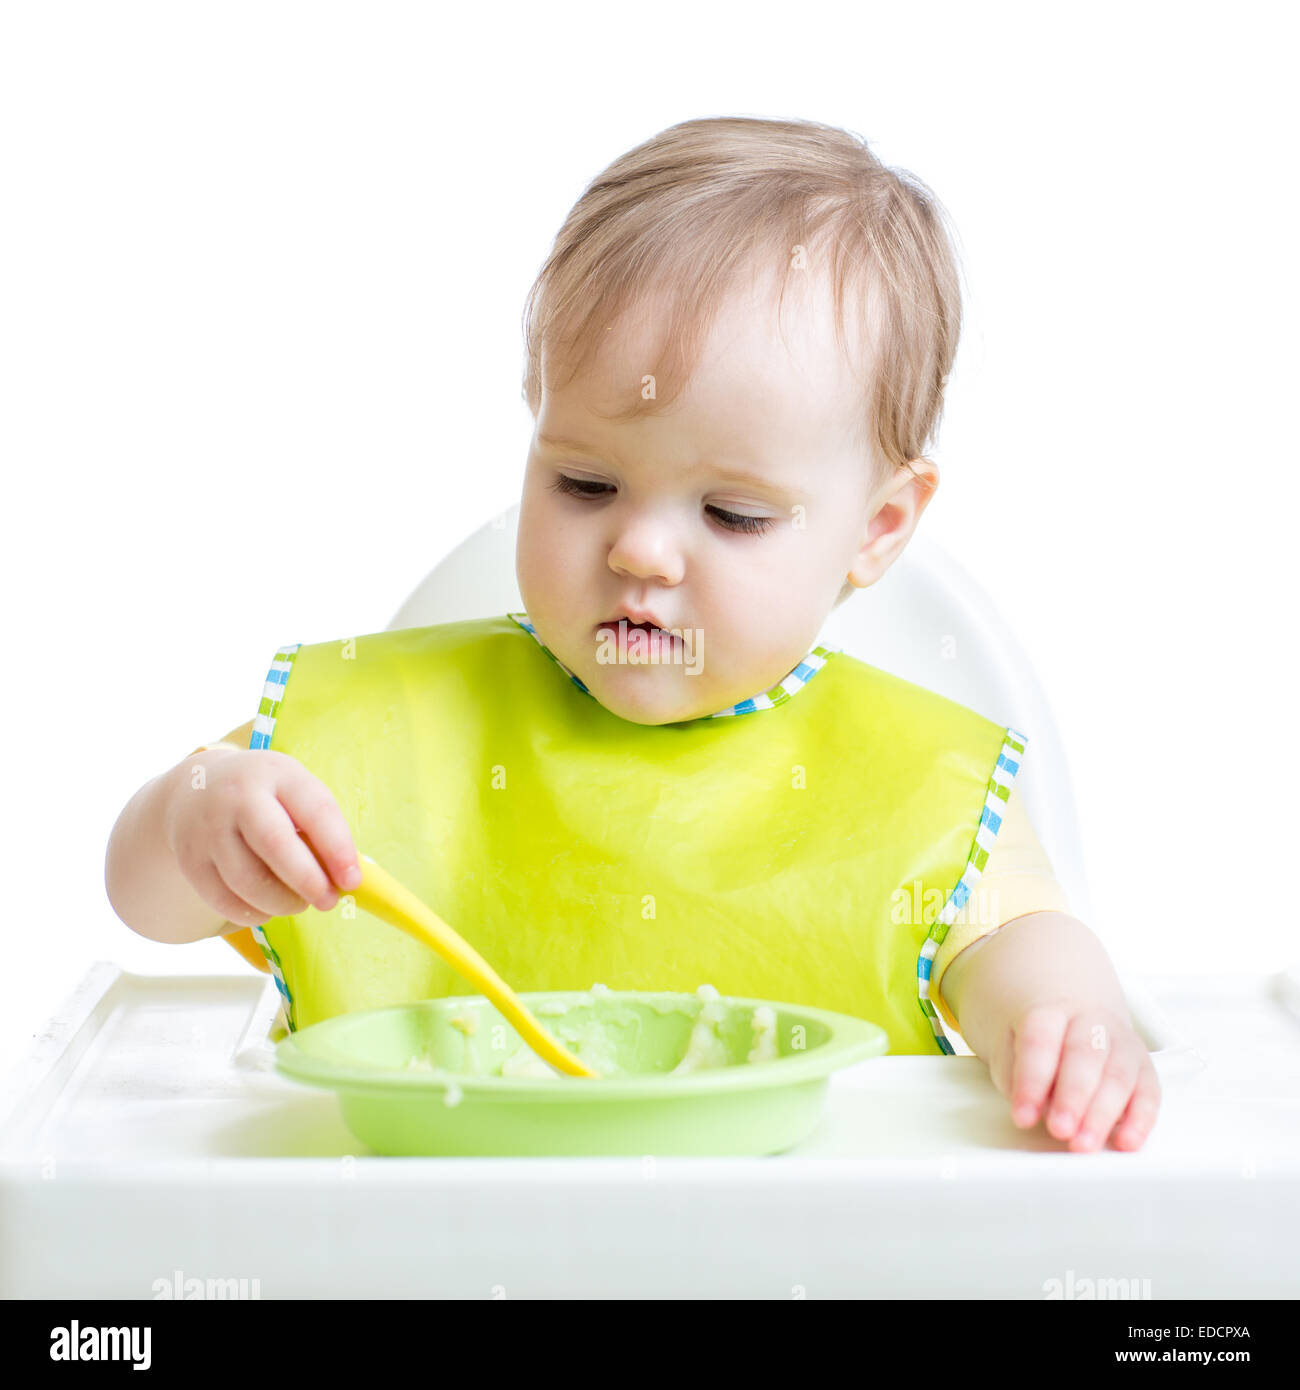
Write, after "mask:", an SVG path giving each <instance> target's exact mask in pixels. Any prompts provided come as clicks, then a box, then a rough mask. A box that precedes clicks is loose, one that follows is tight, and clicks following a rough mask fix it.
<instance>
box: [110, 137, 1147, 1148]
mask: <svg viewBox="0 0 1300 1390" xmlns="http://www.w3.org/2000/svg"><path fill="white" fill-rule="evenodd" d="M960 318H961V309H960V297H959V288H958V275H957V270H956V265H955V260H954V257H953V253H952V249H951V245H950V242H949V240H948V238H947V236H946V234H945V232H944V230H943V225H942V220H941V215H940V210H939V206H938V204H937V201H936V200H935V199H934V198H933V196H932V195H931V194H930V193H929V191H928V190H927V189H926V188H925V186H924V185H922V184H920V183H919V182H918V181H917V180H915V179H913V178H911V176H905V175H901V174H899V173H898V172H896V171H893V170H890V169H887V168H885V167H884V166H883V165H882V164H881V163H880V162H879V161H878V160H877V159H876V158H875V157H874V156H873V155H872V154H871V153H870V151H869V150H868V149H867V148H866V147H865V145H864V144H863V142H862V141H861V140H860V139H858V138H857V137H855V136H853V135H851V134H849V133H847V132H844V131H842V130H837V129H834V128H832V127H827V126H823V125H819V124H816V123H813V122H803V121H767V120H756V119H748V118H719V119H708V120H697V121H687V122H684V123H683V124H681V125H678V126H674V127H672V128H671V129H669V130H666V131H664V132H662V133H661V134H659V135H657V136H655V137H654V138H653V139H651V140H649V141H647V142H646V143H645V144H643V145H642V146H640V147H638V148H637V149H635V150H633V151H631V152H630V153H628V154H626V155H624V156H623V157H622V158H620V159H618V160H616V161H615V162H614V164H613V165H611V166H610V168H609V169H607V170H606V171H605V172H604V173H602V174H601V175H600V176H599V177H598V178H597V179H596V180H595V181H594V182H593V183H592V184H591V185H590V186H589V187H588V189H587V190H586V191H585V193H584V194H583V196H582V197H581V198H580V199H579V201H578V203H577V204H576V205H575V207H574V208H573V210H572V211H571V212H570V214H569V217H568V218H567V220H566V221H565V224H564V226H563V227H562V228H561V231H560V233H559V235H558V237H557V239H556V244H555V247H554V248H553V250H552V253H551V255H550V257H549V259H548V260H547V262H546V264H545V265H544V266H543V268H542V270H541V273H540V274H539V276H538V279H537V283H536V284H535V285H534V287H533V290H532V292H531V294H530V296H529V305H528V317H527V331H526V337H527V342H526V358H527V371H526V379H525V383H524V396H525V399H526V400H527V403H528V406H529V409H530V411H531V413H532V415H533V419H534V422H535V428H534V433H533V438H532V443H531V448H530V451H529V455H528V461H527V469H526V474H525V478H524V483H523V493H522V497H521V501H520V508H519V536H518V549H517V556H516V572H517V579H518V585H519V592H520V594H521V596H522V599H523V603H524V610H525V611H523V612H520V613H517V614H509V615H504V616H500V617H496V618H490V619H479V620H470V621H467V622H463V623H451V624H441V625H437V626H433V627H426V628H412V629H403V630H399V631H396V632H384V633H374V634H369V635H366V636H363V637H360V638H353V639H346V640H344V641H341V642H322V643H317V644H314V645H309V646H297V647H292V646H291V647H286V648H282V649H281V650H280V652H278V653H277V654H276V660H275V661H274V662H273V663H272V667H271V673H270V678H269V680H268V682H267V687H266V696H265V698H264V699H263V701H262V705H261V708H260V710H259V712H258V715H257V716H256V718H255V719H253V720H250V721H248V722H247V723H245V724H243V725H241V726H240V727H239V728H237V729H234V730H232V731H231V733H230V734H229V735H227V737H226V738H225V739H224V740H222V741H221V742H220V743H219V744H217V745H202V746H201V747H200V748H198V749H196V750H195V753H194V754H192V755H191V756H190V757H188V758H185V759H183V760H182V761H181V762H180V763H178V764H177V766H176V767H174V768H172V769H171V770H170V771H168V772H165V773H163V774H162V775H161V776H159V777H157V778H155V779H154V780H153V781H152V782H150V783H148V784H147V785H146V786H145V787H143V788H141V790H140V791H139V792H138V793H137V794H136V795H135V796H134V797H133V798H132V800H131V801H130V802H129V803H128V805H127V806H126V808H125V809H124V810H123V812H122V814H121V816H120V817H119V819H118V822H117V824H116V826H115V827H114V830H113V834H112V837H111V839H110V842H109V846H108V853H107V860H106V868H105V881H106V887H107V890H108V895H109V899H110V901H111V903H112V905H113V908H114V910H115V911H116V912H117V914H118V915H119V916H120V917H121V918H122V920H123V921H124V922H126V923H127V924H128V925H129V926H130V927H131V928H132V929H133V930H135V931H137V932H139V933H140V934H142V935H144V936H147V937H150V938H152V939H154V940H158V941H168V942H179V941H191V940H198V939H200V938H203V937H208V936H215V935H218V934H221V935H225V936H226V937H227V939H228V940H230V941H231V943H232V945H235V946H236V947H237V948H238V949H240V950H241V952H242V953H244V954H245V955H246V956H247V957H248V958H249V959H250V960H253V961H254V963H256V964H259V965H262V966H263V968H267V967H269V968H270V970H271V971H272V973H273V974H274V975H275V977H276V981H277V984H278V985H279V987H280V989H281V992H282V994H283V995H284V998H285V1002H286V1008H287V1017H288V1021H289V1024H290V1026H291V1027H303V1026H306V1025H308V1024H310V1023H311V1022H314V1021H316V1020H317V1019H320V1018H325V1017H330V1016H332V1015H334V1014H338V1013H341V1012H348V1011H351V1010H352V1009H356V1008H364V1007H374V1006H377V1005H380V1004H385V1003H397V1002H405V1001H406V1000H409V999H418V998H424V997H431V996H435V995H446V994H451V993H457V992H464V989H465V986H464V982H463V981H460V979H459V977H458V976H456V975H455V974H454V972H452V971H451V970H450V967H447V966H446V965H445V963H444V962H442V961H441V960H436V959H432V958H431V957H432V954H433V953H431V952H429V951H427V950H426V949H425V948H424V947H422V946H421V945H419V943H416V942H413V941H411V940H410V939H409V938H406V937H404V936H402V935H401V934H399V933H397V932H395V931H393V930H392V929H391V928H388V927H386V926H385V925H384V924H381V923H377V922H375V921H374V920H373V919H369V918H367V917H366V916H365V915H364V914H361V915H360V916H359V915H358V914H357V913H356V911H355V906H354V903H353V901H352V899H351V898H350V897H348V896H347V894H348V890H349V889H351V888H355V887H356V885H357V884H358V882H359V881H360V870H359V864H358V845H360V846H362V847H364V848H365V850H366V852H367V853H368V854H372V855H373V856H374V857H375V859H376V860H378V862H379V863H380V864H382V865H384V867H385V868H387V869H389V870H390V871H391V872H392V873H394V874H395V875H396V876H397V877H398V878H399V879H401V880H402V881H403V882H405V883H407V884H408V885H409V886H410V887H411V888H412V889H413V890H414V891H415V892H417V894H419V895H420V896H421V897H423V898H425V900H427V901H428V902H429V903H430V905H431V906H433V907H434V909H435V910H436V911H438V912H439V913H440V914H442V915H443V916H444V917H445V918H446V919H447V920H448V921H449V922H450V923H451V924H452V925H453V926H455V927H456V928H457V929H458V930H459V931H461V932H462V933H463V934H464V935H465V936H466V937H467V938H468V939H469V940H470V941H471V942H472V943H473V944H474V945H475V946H476V947H477V948H478V949H479V950H480V951H481V952H482V954H483V955H485V956H486V957H487V959H488V960H489V961H490V962H491V963H492V964H493V966H494V967H495V968H496V969H498V970H499V971H500V972H501V974H502V975H503V976H504V977H505V978H506V979H508V980H509V981H510V983H511V984H512V985H513V986H514V987H515V988H516V989H519V990H536V989H583V988H586V987H587V986H589V985H590V984H591V982H592V981H593V980H600V981H603V982H604V983H605V984H607V985H609V986H612V987H615V988H636V989H683V990H693V989H695V988H696V986H697V985H698V984H700V983H701V981H707V982H709V983H710V984H712V985H713V986H715V987H717V988H718V989H719V990H721V991H722V992H723V993H725V994H733V995H739V996H742V997H751V998H757V999H763V998H766V999H775V1000H786V1001H788V1002H800V1003H805V1004H812V1005H817V1006H822V1007H826V1008H836V1009H840V1010H842V1011H844V1012H850V1013H855V1014H859V1015H861V1016H863V1017H867V1018H871V1019H873V1020H874V1021H876V1022H878V1023H880V1024H881V1026H882V1027H884V1028H885V1029H886V1031H887V1032H888V1033H889V1036H890V1044H891V1050H893V1051H894V1052H896V1053H897V1052H904V1053H906V1052H914V1053H920V1052H933V1051H935V1050H936V1049H937V1050H939V1051H941V1052H951V1051H952V1050H953V1048H952V1044H951V1042H950V1041H949V1039H948V1037H947V1034H946V1031H945V1027H944V1025H945V1023H946V1024H947V1025H948V1026H949V1027H951V1028H953V1029H959V1031H960V1034H961V1036H962V1037H964V1039H965V1040H966V1042H967V1043H968V1045H969V1046H970V1048H971V1050H972V1051H973V1052H974V1053H975V1054H976V1055H977V1056H979V1057H980V1058H982V1059H983V1060H984V1062H985V1063H987V1065H988V1067H989V1071H990V1075H991V1077H992V1080H993V1082H994V1084H995V1085H996V1087H997V1088H998V1090H999V1091H1000V1092H1001V1093H1002V1094H1003V1095H1004V1096H1005V1097H1007V1099H1008V1100H1009V1102H1010V1106H1011V1113H1012V1119H1013V1121H1014V1123H1015V1124H1017V1125H1020V1126H1028V1125H1032V1124H1035V1123H1036V1122H1037V1121H1038V1120H1039V1119H1040V1118H1041V1119H1042V1120H1043V1121H1044V1123H1045V1125H1046V1127H1047V1130H1048V1132H1049V1133H1050V1134H1052V1135H1053V1136H1054V1137H1056V1138H1058V1139H1061V1140H1066V1141H1068V1143H1069V1147H1070V1148H1071V1149H1073V1150H1074V1151H1076V1152H1084V1151H1087V1150H1094V1149H1097V1148H1100V1147H1101V1146H1103V1145H1104V1144H1105V1143H1106V1142H1107V1140H1108V1139H1112V1140H1113V1142H1114V1144H1115V1145H1116V1146H1117V1147H1118V1148H1122V1149H1136V1148H1138V1147H1139V1146H1140V1145H1141V1144H1142V1143H1143V1142H1144V1140H1145V1138H1146V1136H1147V1134H1148V1133H1149V1132H1150V1129H1151V1127H1152V1125H1153V1123H1154V1121H1155V1116H1156V1112H1157V1107H1158V1104H1159V1095H1160V1091H1159V1084H1158V1082H1157V1079H1156V1075H1155V1070H1154V1068H1153V1066H1152V1064H1151V1060H1150V1057H1149V1055H1148V1053H1147V1051H1146V1048H1145V1046H1144V1045H1143V1043H1142V1041H1141V1039H1140V1038H1139V1037H1138V1035H1137V1033H1136V1032H1135V1030H1134V1028H1133V1026H1132V1023H1131V1021H1130V1018H1129V1016H1128V1012H1127V1009H1126V1006H1125V1002H1124V997H1123V993H1122V990H1121V988H1120V984H1119V981H1118V979H1117V977H1116V974H1115V971H1114V969H1113V968H1112V966H1111V963H1110V961H1109V960H1108V958H1107V956H1106V954H1105V952H1104V950H1103V949H1102V947H1101V945H1100V943H1099V942H1098V940H1097V938H1096V937H1095V936H1094V935H1093V933H1092V932H1091V931H1090V930H1089V929H1088V928H1087V927H1086V926H1084V925H1083V924H1082V923H1081V922H1079V921H1077V920H1076V919H1075V918H1074V917H1072V916H1071V915H1069V911H1068V904H1067V903H1066V901H1065V898H1064V895H1063V893H1062V892H1061V890H1060V888H1059V887H1058V886H1057V885H1056V883H1055V881H1054V879H1053V878H1052V876H1051V871H1050V866H1049V865H1048V864H1047V860H1046V858H1045V856H1044V855H1043V852H1042V850H1041V848H1040V847H1039V846H1038V843H1037V840H1036V839H1035V837H1034V834H1033V830H1032V828H1031V826H1030V825H1029V823H1028V820H1027V819H1026V817H1025V815H1024V811H1023V808H1022V807H1021V805H1020V801H1019V798H1018V796H1017V795H1015V793H1014V783H1015V776H1016V772H1017V770H1018V768H1019V763H1020V758H1021V755H1022V754H1025V755H1026V756H1028V755H1029V754H1026V747H1027V745H1028V744H1030V743H1031V740H1029V739H1026V738H1025V737H1024V736H1022V735H1020V734H1018V733H1017V731H1015V730H1013V729H1007V728H1004V727H1002V726H999V725H997V724H994V723H992V722H991V721H989V720H987V719H985V718H983V717H982V716H980V715H978V714H976V713H975V712H974V711H971V710H967V709H965V708H964V707H962V706H960V705H957V704H955V703H954V702H952V701H949V700H946V699H944V698H942V697H940V696H939V695H937V694H935V693H934V692H931V691H926V690H923V689H922V688H920V687H918V686H915V685H912V684H909V683H907V682H904V681H902V680H900V679H898V678H897V677H894V676H891V675H889V674H887V673H885V672H882V671H879V670H877V669H876V668H873V667H871V666H868V665H866V664H865V663H862V662H860V661H857V660H856V659H855V658H853V657H850V656H848V655H846V654H845V653H843V652H841V651H838V650H837V649H835V648H833V647H832V646H830V645H828V644H826V643H824V642H823V641H822V640H821V633H822V629H823V627H824V625H825V623H826V621H827V619H828V617H829V615H830V614H831V612H832V610H833V609H834V608H835V607H836V606H837V605H838V604H839V603H841V602H843V601H844V600H845V599H846V598H848V597H849V596H850V595H852V594H853V593H854V592H855V590H858V589H865V588H868V587H869V586H870V585H872V584H874V583H875V582H876V581H877V580H878V579H879V578H880V577H881V575H883V574H884V573H885V571H886V570H887V569H888V568H889V566H890V565H891V564H892V563H893V562H894V561H895V560H896V559H897V558H898V556H899V555H900V554H901V552H902V551H903V548H904V547H905V546H906V544H907V542H908V540H909V539H910V538H911V536H912V533H913V531H914V530H915V528H916V525H917V523H918V521H919V520H920V517H921V514H922V512H923V511H924V510H925V508H926V506H927V505H928V503H929V501H930V499H931V498H932V497H933V495H934V492H935V489H936V487H937V485H938V471H937V469H936V467H935V465H934V464H933V463H932V462H931V461H930V460H929V459H927V458H926V457H925V456H924V453H923V450H924V448H925V446H926V443H927V441H928V440H929V438H930V437H931V435H932V434H933V431H934V429H935V427H936V425H937V422H938V418H939V414H940V411H941V408H942V401H943V390H944V386H945V384H946V382H947V379H948V373H949V370H950V368H951V365H952V362H953V358H954V355H955V353H956V348H957V339H958V335H959V329H960ZM272 742H274V745H275V746H274V749H273V748H272V746H271V745H272ZM197 754H202V755H203V756H202V757H201V758H197V759H196V756H195V755H197ZM354 832H355V836H354ZM981 880H982V882H981ZM977 884H979V885H980V886H979V888H978V889H977V888H976V885H977ZM341 895H342V896H341ZM327 913H328V914H331V916H330V917H329V918H328V919H327V918H325V917H324V916H323V914H327ZM249 928H252V931H251V933H250V931H249V930H248V929H249Z"/></svg>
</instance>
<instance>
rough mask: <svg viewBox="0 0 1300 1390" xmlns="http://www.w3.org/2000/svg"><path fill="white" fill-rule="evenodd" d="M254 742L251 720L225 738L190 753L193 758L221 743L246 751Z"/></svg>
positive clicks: (203, 745)
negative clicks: (196, 754)
mask: <svg viewBox="0 0 1300 1390" xmlns="http://www.w3.org/2000/svg"><path fill="white" fill-rule="evenodd" d="M252 741H253V721H252V720H251V719H249V720H246V721H245V722H244V723H243V724H241V725H240V726H239V728H237V729H231V731H230V732H229V733H228V734H227V735H226V736H225V737H224V738H219V739H214V740H213V742H211V743H200V744H199V746H198V747H197V748H195V749H192V750H191V751H190V753H189V756H190V757H191V758H192V757H193V756H194V754H195V753H202V752H203V750H204V749H205V748H215V747H216V746H217V744H219V743H228V744H230V746H231V747H232V748H241V749H246V748H247V747H248V745H249V744H250V743H252Z"/></svg>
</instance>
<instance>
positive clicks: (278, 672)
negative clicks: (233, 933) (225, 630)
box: [248, 642, 302, 1032]
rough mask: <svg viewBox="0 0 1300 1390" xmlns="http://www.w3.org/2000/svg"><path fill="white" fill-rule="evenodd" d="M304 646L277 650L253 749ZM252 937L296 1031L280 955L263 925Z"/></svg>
mask: <svg viewBox="0 0 1300 1390" xmlns="http://www.w3.org/2000/svg"><path fill="white" fill-rule="evenodd" d="M301 646H302V643H301V642H295V643H294V644H293V646H292V647H281V648H280V649H279V650H278V651H277V652H276V654H275V660H274V661H273V662H272V663H271V669H270V670H269V671H268V672H267V675H266V684H265V685H264V686H263V687H262V703H261V704H260V705H259V706H258V708H257V717H256V718H255V719H254V720H253V737H252V738H251V739H250V740H249V743H248V748H249V751H250V752H252V751H253V750H254V749H257V748H269V747H270V746H271V735H272V734H273V733H274V732H275V716H276V712H277V710H279V708H280V701H281V700H283V699H284V687H285V685H286V683H287V682H288V680H289V672H290V671H292V670H293V659H294V657H295V656H297V654H298V649H299V647H301ZM253 940H254V941H256V942H257V944H258V945H259V946H260V947H261V948H262V954H263V955H264V956H265V957H266V963H267V965H268V966H269V967H270V969H271V975H272V976H273V977H274V979H275V987H276V988H277V989H278V990H279V991H280V1007H281V1009H282V1010H283V1012H284V1021H285V1025H286V1026H287V1027H288V1029H289V1031H290V1032H293V1031H295V1029H296V1027H297V1025H296V1023H295V1022H294V1017H293V999H292V997H291V996H290V994H289V986H288V985H287V984H286V983H285V979H284V971H283V970H281V969H280V957H279V955H278V954H277V953H276V950H275V947H274V946H272V945H271V943H270V942H269V941H268V940H267V939H266V934H265V933H264V932H263V931H262V928H261V927H260V926H256V927H254V928H253Z"/></svg>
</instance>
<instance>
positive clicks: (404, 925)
mask: <svg viewBox="0 0 1300 1390" xmlns="http://www.w3.org/2000/svg"><path fill="white" fill-rule="evenodd" d="M358 858H359V861H360V864H361V883H360V885H359V886H358V887H356V888H352V889H349V890H348V891H349V892H350V893H351V895H352V897H353V899H354V900H355V902H356V904H357V906H358V907H359V908H361V909H362V911H363V912H369V913H371V914H372V915H373V916H375V917H378V918H380V920H381V921H384V922H387V923H388V924H389V925H390V926H393V927H397V928H398V929H399V930H400V931H404V932H405V933H406V934H407V935H408V936H413V937H414V938H415V939H416V940H417V941H423V942H424V944H425V945H426V946H432V947H433V949H434V950H435V951H437V953H438V954H439V955H440V956H441V957H442V958H443V960H445V961H446V962H447V964H448V965H451V966H453V967H454V968H455V969H456V970H457V971H458V972H459V973H460V974H461V975H463V976H464V977H465V979H467V980H468V981H469V982H470V984H472V985H475V986H477V987H478V988H479V989H480V990H481V991H482V992H483V993H484V994H485V995H487V997H488V998H489V999H490V1000H491V1001H492V1002H493V1003H494V1004H495V1005H496V1006H497V1008H498V1009H499V1010H500V1011H501V1012H502V1013H503V1014H504V1015H505V1016H506V1018H508V1019H509V1020H510V1022H511V1023H513V1024H514V1025H515V1028H516V1029H517V1030H518V1032H519V1035H520V1036H521V1037H522V1038H523V1039H524V1041H525V1042H526V1043H527V1044H528V1045H529V1047H531V1048H532V1049H533V1051H534V1052H536V1053H537V1055H538V1056H539V1057H541V1058H543V1059H544V1060H545V1061H547V1062H550V1063H551V1065H552V1066H554V1067H558V1068H559V1069H560V1070H561V1071H562V1072H565V1073H567V1074H568V1075H569V1076H599V1072H594V1071H592V1070H591V1068H590V1067H587V1066H584V1065H583V1063H581V1062H580V1061H579V1060H578V1059H577V1058H576V1057H575V1056H574V1055H573V1053H572V1052H570V1051H568V1049H567V1048H564V1047H562V1046H561V1045H560V1044H559V1043H558V1042H556V1041H555V1039H554V1038H552V1037H551V1035H550V1034H549V1033H548V1032H547V1031H546V1030H545V1029H544V1028H543V1027H542V1026H541V1024H539V1023H538V1022H537V1020H536V1019H535V1018H534V1017H533V1016H532V1014H530V1013H529V1012H528V1010H527V1009H526V1008H524V1006H523V1004H522V1003H521V1002H520V1000H519V997H518V995H516V994H515V992H514V990H512V989H511V988H510V986H509V985H508V984H506V982H505V981H504V980H503V979H502V978H501V976H500V975H498V974H497V973H496V971H495V970H493V969H492V967H491V966H490V965H489V964H488V963H487V961H485V960H484V959H483V957H482V956H481V955H479V953H478V952H477V951H476V950H475V949H474V948H473V947H472V946H471V945H470V944H469V942H468V941H466V940H465V939H464V937H462V936H460V935H459V934H458V933H457V932H454V931H452V929H451V928H450V927H449V926H448V925H447V924H446V922H444V921H443V920H442V918H441V917H439V916H438V915H437V913H435V912H433V911H431V910H430V909H429V908H428V907H426V906H425V905H424V904H423V903H422V902H421V901H420V900H419V898H417V897H416V896H415V894H414V893H412V892H411V890H410V889H409V888H405V887H403V886H402V884H400V883H398V881H397V880H396V879H395V878H394V877H393V876H392V874H390V873H388V872H387V871H386V870H384V869H381V868H380V867H379V865H378V864H376V863H375V861H374V860H373V859H372V858H371V857H370V856H369V855H368V854H361V855H359V856H358Z"/></svg>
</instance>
